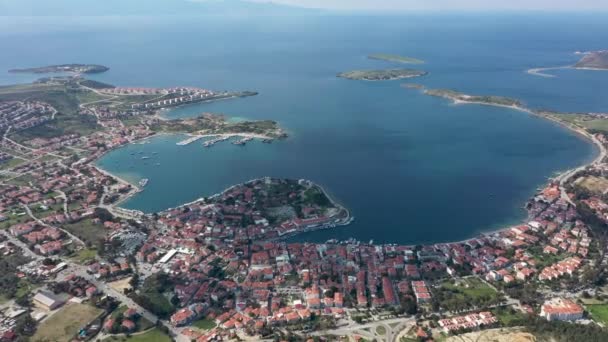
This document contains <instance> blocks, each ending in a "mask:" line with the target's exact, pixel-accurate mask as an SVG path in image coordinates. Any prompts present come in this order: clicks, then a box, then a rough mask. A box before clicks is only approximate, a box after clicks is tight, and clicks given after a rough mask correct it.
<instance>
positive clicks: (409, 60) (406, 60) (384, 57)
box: [367, 53, 424, 64]
mask: <svg viewBox="0 0 608 342" xmlns="http://www.w3.org/2000/svg"><path fill="white" fill-rule="evenodd" d="M367 58H369V59H375V60H380V61H386V62H395V63H403V64H423V63H424V61H423V60H421V59H417V58H413V57H407V56H399V55H391V54H384V53H378V54H374V55H369V56H367Z"/></svg>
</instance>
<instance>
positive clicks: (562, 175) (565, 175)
mask: <svg viewBox="0 0 608 342" xmlns="http://www.w3.org/2000/svg"><path fill="white" fill-rule="evenodd" d="M423 93H424V94H425V95H429V94H427V89H423ZM440 97H443V98H446V99H448V100H450V101H451V102H452V103H453V104H455V105H467V104H473V105H485V106H492V107H499V108H506V109H511V110H516V111H520V112H524V113H527V114H530V115H533V116H535V117H539V118H541V119H545V120H549V121H551V122H553V123H557V124H559V125H561V126H562V127H564V128H566V129H568V130H569V131H570V132H574V133H576V134H577V135H579V136H580V137H582V138H584V139H585V140H587V142H590V143H592V144H593V145H595V146H596V147H597V148H598V150H599V153H598V154H597V156H596V157H595V158H593V160H592V161H590V162H588V163H584V164H582V165H580V166H577V167H574V168H571V169H568V170H565V171H562V172H559V171H558V172H559V173H558V174H557V175H555V176H553V177H550V179H551V180H552V181H557V182H559V184H560V188H561V186H562V185H563V184H564V183H565V182H566V181H567V180H568V179H570V177H572V176H573V175H574V174H576V173H577V172H578V171H579V170H583V169H585V168H587V167H588V166H591V165H596V164H599V163H600V162H601V161H602V160H603V159H604V158H606V156H607V155H608V152H607V150H606V148H605V147H604V145H603V144H602V143H601V142H600V141H599V140H598V139H597V138H596V137H595V136H594V135H593V134H591V133H589V132H587V131H586V130H584V129H583V128H580V127H578V126H575V125H573V124H571V123H567V122H564V121H562V120H559V119H558V118H556V117H553V116H551V115H550V114H543V113H542V112H539V111H536V110H533V109H530V108H527V107H523V106H520V105H501V104H496V103H487V102H481V101H466V100H462V99H458V98H454V97H450V96H440ZM179 134H181V135H186V136H190V137H195V136H200V137H201V138H203V137H214V136H216V137H217V136H243V137H254V138H268V137H265V136H263V135H258V134H249V133H235V134H223V133H222V134H195V133H166V132H162V133H155V134H153V135H150V136H147V137H144V138H142V139H137V140H134V141H132V142H129V144H133V143H137V142H141V141H145V140H146V139H150V138H154V137H158V136H162V135H179ZM126 145H128V144H126ZM126 145H121V146H116V147H114V148H112V149H110V150H108V151H105V152H104V153H103V154H101V155H100V156H99V157H98V158H97V159H96V160H95V161H94V167H95V168H96V169H98V170H100V172H102V173H104V174H106V175H109V176H111V177H114V178H116V179H118V180H119V181H122V182H123V183H127V184H130V185H132V186H133V187H134V188H135V189H137V191H135V192H133V193H130V194H128V195H127V196H126V197H124V198H123V199H121V200H120V201H118V202H117V203H115V204H113V205H112V206H113V207H116V208H118V209H126V208H122V207H120V206H119V204H120V203H123V202H125V201H126V200H128V199H129V198H131V197H132V196H134V195H135V194H137V193H139V192H141V191H142V189H140V188H139V187H138V186H136V185H134V184H131V183H130V182H128V181H126V180H124V179H122V178H120V177H119V176H116V175H114V174H112V173H111V172H109V171H106V170H103V169H101V168H100V167H99V166H98V165H97V164H96V162H97V161H98V160H99V159H101V158H102V157H103V156H104V155H105V154H107V153H109V152H111V151H113V150H115V149H118V148H121V147H124V146H126ZM265 178H266V177H261V178H254V179H251V180H249V181H246V182H242V183H239V184H234V185H231V186H229V187H228V188H225V189H224V190H222V191H220V192H218V193H215V194H213V195H210V196H207V198H214V197H217V196H220V195H221V194H223V193H225V192H227V191H230V190H231V189H232V188H234V187H237V186H242V185H244V184H247V183H250V182H253V181H257V180H261V179H265ZM310 182H311V183H312V184H314V185H315V186H317V187H318V188H319V189H320V190H321V191H322V192H323V193H324V194H325V196H327V198H328V199H329V200H330V202H331V203H332V205H333V206H334V207H336V208H338V209H339V210H340V211H344V212H345V213H346V217H344V218H341V219H337V220H338V221H336V222H334V223H329V224H322V225H320V226H316V227H310V228H304V229H302V230H301V231H298V232H294V233H290V234H285V235H282V236H278V237H276V238H273V239H271V240H272V241H275V240H285V239H288V238H292V237H294V236H297V235H300V234H304V233H309V232H313V231H317V230H325V229H331V228H335V227H338V226H347V225H349V224H350V223H352V221H353V220H354V217H353V216H352V215H351V212H350V210H349V209H348V208H346V207H345V206H343V205H342V204H340V203H338V202H337V201H335V200H334V199H333V198H332V197H331V195H330V194H329V193H328V192H327V190H326V189H325V188H324V187H323V186H321V185H319V184H316V183H314V182H312V181H310ZM562 192H563V188H562ZM204 198H205V196H202V197H199V198H197V199H194V200H193V201H190V202H187V203H183V204H180V205H178V206H176V207H172V208H167V209H164V210H161V211H159V212H163V211H170V210H174V209H177V208H181V207H184V206H188V205H192V204H196V203H197V202H201V201H203V200H204ZM127 210H131V209H127ZM157 213H158V212H157ZM144 214H145V215H150V214H151V213H144ZM520 224H527V222H526V221H525V220H523V221H522V222H521V223H520ZM517 226H518V224H515V225H509V226H508V227H502V228H496V229H490V230H488V231H482V232H478V233H475V234H474V235H472V236H471V237H469V238H467V239H464V240H461V241H446V242H436V243H433V244H431V245H436V244H452V243H465V242H466V241H469V240H471V239H478V238H483V237H488V236H493V235H497V234H500V233H502V232H504V231H507V230H509V229H512V228H513V227H517ZM355 240H356V239H355ZM405 246H416V244H414V245H405Z"/></svg>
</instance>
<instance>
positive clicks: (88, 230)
mask: <svg viewBox="0 0 608 342" xmlns="http://www.w3.org/2000/svg"><path fill="white" fill-rule="evenodd" d="M63 228H64V229H65V230H67V231H69V232H70V233H72V234H74V235H76V236H78V237H79V238H81V239H82V240H83V241H84V242H86V243H91V244H92V245H95V244H96V243H97V242H98V241H99V240H100V239H103V238H105V236H106V229H105V228H104V227H103V225H102V224H94V223H93V220H92V219H84V220H81V221H78V222H75V223H70V224H64V225H63Z"/></svg>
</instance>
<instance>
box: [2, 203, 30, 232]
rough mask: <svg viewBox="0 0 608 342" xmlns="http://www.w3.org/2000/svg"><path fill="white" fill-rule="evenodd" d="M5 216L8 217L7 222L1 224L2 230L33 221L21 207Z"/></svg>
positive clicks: (6, 213)
mask: <svg viewBox="0 0 608 342" xmlns="http://www.w3.org/2000/svg"><path fill="white" fill-rule="evenodd" d="M4 216H6V220H4V221H2V222H0V228H2V229H4V228H9V227H11V226H14V225H16V224H18V223H25V222H28V221H32V218H31V217H29V215H28V214H27V213H26V212H25V210H23V208H21V207H16V208H13V210H12V211H10V212H5V213H4Z"/></svg>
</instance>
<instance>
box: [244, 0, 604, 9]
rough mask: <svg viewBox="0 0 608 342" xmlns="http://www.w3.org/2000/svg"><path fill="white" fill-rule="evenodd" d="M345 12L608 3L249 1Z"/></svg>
mask: <svg viewBox="0 0 608 342" xmlns="http://www.w3.org/2000/svg"><path fill="white" fill-rule="evenodd" d="M249 1H254V2H275V3H281V4H289V5H297V6H305V7H316V8H331V9H349V10H361V9H365V10H371V9H376V10H391V9H399V10H424V9H428V10H441V9H446V10H458V9H461V10H501V9H509V10H589V9H601V10H608V0H272V1H270V0H249Z"/></svg>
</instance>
